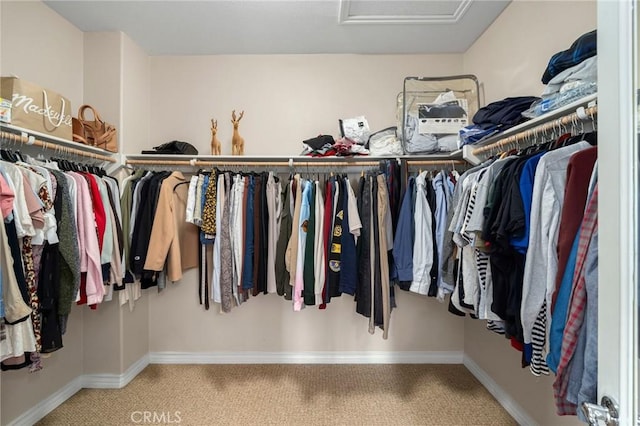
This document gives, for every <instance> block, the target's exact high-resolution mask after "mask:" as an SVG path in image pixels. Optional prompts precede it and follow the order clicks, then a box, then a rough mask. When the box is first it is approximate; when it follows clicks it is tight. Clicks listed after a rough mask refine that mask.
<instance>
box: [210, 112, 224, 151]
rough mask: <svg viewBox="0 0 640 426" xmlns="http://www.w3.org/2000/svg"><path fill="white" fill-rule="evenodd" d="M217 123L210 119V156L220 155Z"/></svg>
mask: <svg viewBox="0 0 640 426" xmlns="http://www.w3.org/2000/svg"><path fill="white" fill-rule="evenodd" d="M217 134H218V121H217V120H214V119H213V118H212V119H211V155H220V154H222V144H221V143H220V139H218V136H217Z"/></svg>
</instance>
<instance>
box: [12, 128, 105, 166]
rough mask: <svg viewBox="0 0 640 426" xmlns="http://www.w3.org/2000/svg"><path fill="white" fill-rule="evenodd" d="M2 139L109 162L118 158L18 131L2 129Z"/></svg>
mask: <svg viewBox="0 0 640 426" xmlns="http://www.w3.org/2000/svg"><path fill="white" fill-rule="evenodd" d="M0 140H8V141H10V142H16V143H23V144H25V145H29V146H37V147H41V148H43V149H50V150H52V151H56V152H61V153H62V154H74V155H80V156H82V157H89V158H92V159H95V160H100V161H106V162H109V163H115V162H116V159H115V158H111V157H107V156H106V155H100V154H95V153H93V152H86V151H82V150H80V149H75V148H69V147H66V146H61V145H57V144H55V143H51V142H45V141H43V140H40V139H36V138H33V137H31V138H29V137H28V136H25V135H18V134H16V133H11V132H5V131H0Z"/></svg>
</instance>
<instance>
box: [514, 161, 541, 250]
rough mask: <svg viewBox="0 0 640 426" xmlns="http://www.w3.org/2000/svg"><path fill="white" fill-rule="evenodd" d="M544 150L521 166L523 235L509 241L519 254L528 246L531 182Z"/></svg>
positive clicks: (531, 194) (531, 195) (531, 196)
mask: <svg viewBox="0 0 640 426" xmlns="http://www.w3.org/2000/svg"><path fill="white" fill-rule="evenodd" d="M544 154H546V152H541V153H540V154H536V155H534V156H533V157H531V158H529V159H528V160H527V162H526V163H525V165H524V167H522V174H521V175H520V196H521V197H522V205H523V208H524V227H525V230H524V235H522V236H520V237H512V238H511V240H510V241H509V242H510V243H511V246H512V247H513V248H514V249H516V251H517V252H518V253H520V254H527V249H528V248H529V229H530V227H531V200H532V198H533V183H534V180H535V176H536V168H537V167H538V162H539V161H540V159H541V158H542V156H543V155H544Z"/></svg>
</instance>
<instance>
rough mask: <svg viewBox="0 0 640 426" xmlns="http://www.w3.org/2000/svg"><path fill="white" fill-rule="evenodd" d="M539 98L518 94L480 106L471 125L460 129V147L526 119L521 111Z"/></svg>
mask: <svg viewBox="0 0 640 426" xmlns="http://www.w3.org/2000/svg"><path fill="white" fill-rule="evenodd" d="M539 100H540V98H538V97H535V96H518V97H513V98H505V99H502V100H500V101H496V102H492V103H490V104H489V105H487V106H485V107H483V108H480V109H479V110H478V112H476V114H475V115H474V116H473V125H471V126H467V127H465V128H463V129H462V130H460V147H462V146H463V145H469V144H474V143H478V142H480V141H481V140H483V139H486V138H488V137H489V136H493V135H495V134H496V133H499V132H503V131H505V130H507V129H510V128H511V127H513V126H516V125H518V124H520V123H522V122H523V121H526V118H525V117H523V116H522V112H523V111H525V110H527V109H529V107H530V106H531V104H532V103H534V102H536V101H539Z"/></svg>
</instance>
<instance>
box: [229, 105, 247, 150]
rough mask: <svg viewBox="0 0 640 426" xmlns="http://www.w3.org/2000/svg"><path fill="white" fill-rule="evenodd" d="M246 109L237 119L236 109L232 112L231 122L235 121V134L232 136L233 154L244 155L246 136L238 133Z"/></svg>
mask: <svg viewBox="0 0 640 426" xmlns="http://www.w3.org/2000/svg"><path fill="white" fill-rule="evenodd" d="M243 115H244V111H242V112H241V113H240V116H238V118H237V119H236V110H235V109H234V110H233V112H232V113H231V122H232V123H233V136H232V137H231V154H233V155H244V138H243V137H242V136H240V133H238V124H240V120H242V116H243Z"/></svg>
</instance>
